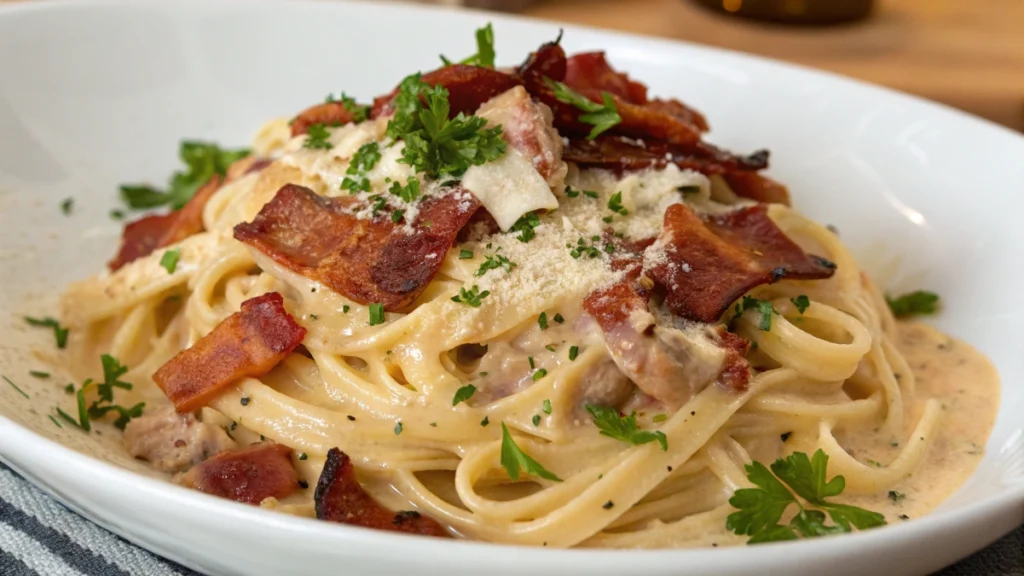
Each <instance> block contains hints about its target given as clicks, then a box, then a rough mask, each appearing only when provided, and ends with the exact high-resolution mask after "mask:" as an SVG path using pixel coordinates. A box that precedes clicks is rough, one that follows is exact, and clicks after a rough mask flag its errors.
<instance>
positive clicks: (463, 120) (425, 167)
mask: <svg viewBox="0 0 1024 576" xmlns="http://www.w3.org/2000/svg"><path fill="white" fill-rule="evenodd" d="M424 102H425V103H426V104H425V105H424ZM394 103H395V115H394V116H393V117H392V118H391V120H390V121H389V122H388V127H387V135H388V136H390V137H391V138H392V139H394V140H399V139H401V140H404V141H405V148H403V149H402V158H401V159H400V160H399V162H402V163H403V164H408V165H410V166H412V167H413V168H414V169H415V170H416V171H417V172H423V173H425V174H426V175H427V177H429V178H436V179H441V178H447V177H452V178H458V177H459V176H462V174H463V173H464V172H465V171H466V170H467V169H468V168H469V167H470V166H479V165H481V164H484V163H486V162H489V161H491V160H496V159H497V158H499V157H500V156H501V155H502V154H504V153H505V147H506V144H505V141H504V140H503V139H502V138H501V126H496V127H494V128H485V126H486V124H487V120H485V119H484V118H481V117H479V116H468V117H467V116H466V115H465V114H463V113H461V112H460V113H459V114H458V115H457V116H456V117H455V118H451V119H449V118H448V113H449V111H450V110H451V108H450V105H449V103H448V90H447V89H445V88H444V87H443V86H440V85H438V86H430V85H428V84H427V83H426V82H424V81H423V80H422V78H420V75H419V74H418V73H417V74H413V75H412V76H407V77H406V78H405V79H404V80H402V83H401V84H400V85H399V87H398V94H397V96H396V97H395V102H394Z"/></svg>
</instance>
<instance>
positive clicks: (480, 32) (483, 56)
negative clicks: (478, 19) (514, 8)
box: [441, 22, 495, 68]
mask: <svg viewBox="0 0 1024 576" xmlns="http://www.w3.org/2000/svg"><path fill="white" fill-rule="evenodd" d="M494 56H495V54H494V28H492V27H491V23H490V22H488V23H487V26H484V27H483V28H477V29H476V54H473V55H472V56H470V57H468V58H463V59H462V60H460V61H459V64H469V65H471V66H482V67H484V68H494ZM441 62H443V63H444V65H445V66H451V65H452V61H451V60H449V59H447V58H445V57H444V54H442V55H441Z"/></svg>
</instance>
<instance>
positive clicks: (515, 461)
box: [484, 418, 562, 482]
mask: <svg viewBox="0 0 1024 576" xmlns="http://www.w3.org/2000/svg"><path fill="white" fill-rule="evenodd" d="M484 420H485V421H486V418H485V419H484ZM501 465H502V467H504V468H505V471H506V472H508V477H509V478H511V479H512V480H513V481H518V480H519V472H520V470H523V471H525V472H526V473H527V474H533V475H534V476H539V477H540V478H546V479H548V480H554V481H555V482H561V481H562V479H561V478H559V477H558V476H555V475H554V474H553V473H551V472H549V471H548V470H547V469H546V468H544V467H543V466H541V464H540V462H537V461H536V460H534V459H533V458H530V456H529V455H528V454H527V453H526V452H523V451H522V449H521V448H519V446H517V445H516V443H515V441H514V440H512V435H511V434H509V431H508V427H506V426H505V423H504V422H502V423H501Z"/></svg>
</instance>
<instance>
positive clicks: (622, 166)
mask: <svg viewBox="0 0 1024 576" xmlns="http://www.w3.org/2000/svg"><path fill="white" fill-rule="evenodd" d="M563 157H564V158H565V160H567V161H569V162H575V163H576V164H578V165H579V166H580V167H581V168H603V169H605V170H614V171H617V172H622V171H629V170H642V169H644V168H651V167H654V168H663V167H665V166H667V165H668V164H669V163H672V164H675V165H676V166H679V167H680V168H682V169H685V170H696V171H698V172H701V173H703V174H707V175H712V174H725V173H731V172H736V171H749V170H761V169H763V168H767V167H768V151H767V150H758V151H757V152H754V153H753V154H750V155H749V156H737V155H735V154H732V153H731V152H726V151H725V150H721V149H720V148H717V147H715V146H712V145H711V144H708V143H706V142H700V143H698V144H697V145H695V146H677V145H673V144H668V143H666V142H658V141H644V142H643V143H642V144H641V143H640V142H639V141H636V140H633V139H631V138H627V137H623V136H614V135H604V134H602V135H601V136H598V137H597V138H595V139H594V140H586V139H584V138H571V139H570V140H569V145H568V146H567V147H566V148H565V152H564V153H563Z"/></svg>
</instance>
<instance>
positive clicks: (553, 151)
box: [476, 86, 568, 188]
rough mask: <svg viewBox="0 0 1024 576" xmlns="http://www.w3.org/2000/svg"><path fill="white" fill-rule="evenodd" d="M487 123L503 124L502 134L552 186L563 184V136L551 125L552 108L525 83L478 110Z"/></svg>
mask: <svg viewBox="0 0 1024 576" xmlns="http://www.w3.org/2000/svg"><path fill="white" fill-rule="evenodd" d="M476 115H477V116H480V117H482V118H486V119H487V122H488V125H501V136H502V138H504V139H505V141H506V142H508V143H509V144H510V145H511V146H512V147H513V148H515V149H516V150H517V151H518V152H519V153H520V154H522V155H523V157H524V158H526V159H527V160H529V161H530V162H531V163H532V164H533V167H534V168H536V169H537V172H538V173H540V175H541V176H543V177H544V180H545V181H547V183H548V185H549V186H551V187H553V188H554V187H557V188H561V186H562V184H563V183H564V180H565V173H566V171H567V170H568V168H567V167H566V165H565V163H564V162H562V137H561V136H559V135H558V131H557V130H555V128H554V126H552V124H551V121H552V115H551V109H550V108H548V107H547V106H545V105H544V104H543V103H541V102H534V101H533V100H532V99H530V95H529V94H528V93H527V92H526V89H525V88H523V87H522V86H516V87H514V88H512V89H511V90H508V91H506V92H503V93H501V94H499V95H497V96H495V97H494V98H491V99H490V100H488V101H487V102H484V103H483V105H481V106H480V108H479V109H477V111H476Z"/></svg>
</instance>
